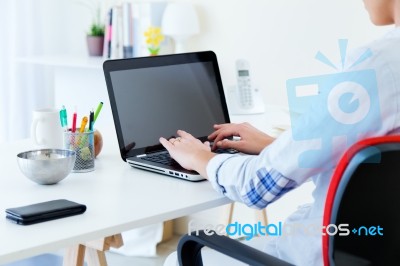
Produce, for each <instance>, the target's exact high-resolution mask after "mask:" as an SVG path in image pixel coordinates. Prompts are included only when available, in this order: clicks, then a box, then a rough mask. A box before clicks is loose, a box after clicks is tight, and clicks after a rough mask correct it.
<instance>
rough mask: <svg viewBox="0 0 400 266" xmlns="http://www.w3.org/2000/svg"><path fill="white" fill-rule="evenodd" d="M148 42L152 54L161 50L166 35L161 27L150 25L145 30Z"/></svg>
mask: <svg viewBox="0 0 400 266" xmlns="http://www.w3.org/2000/svg"><path fill="white" fill-rule="evenodd" d="M144 36H145V37H146V44H147V47H148V49H149V51H150V53H151V54H157V53H158V51H159V50H160V44H161V42H162V41H163V40H164V35H163V34H162V33H161V28H159V27H153V26H150V27H149V28H148V29H147V31H145V32H144Z"/></svg>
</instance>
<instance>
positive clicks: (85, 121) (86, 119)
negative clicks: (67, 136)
mask: <svg viewBox="0 0 400 266" xmlns="http://www.w3.org/2000/svg"><path fill="white" fill-rule="evenodd" d="M87 122H88V118H87V116H84V117H83V118H82V122H81V128H80V130H79V132H80V133H83V132H85V127H86V124H87Z"/></svg>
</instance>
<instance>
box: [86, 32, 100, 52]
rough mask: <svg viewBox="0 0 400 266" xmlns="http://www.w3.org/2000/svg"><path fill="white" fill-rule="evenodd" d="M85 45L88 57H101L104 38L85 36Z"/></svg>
mask: <svg viewBox="0 0 400 266" xmlns="http://www.w3.org/2000/svg"><path fill="white" fill-rule="evenodd" d="M86 43H87V47H88V52H89V55H90V56H102V55H103V45H104V36H90V35H87V36H86Z"/></svg>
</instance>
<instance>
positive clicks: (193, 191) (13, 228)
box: [0, 108, 285, 264]
mask: <svg viewBox="0 0 400 266" xmlns="http://www.w3.org/2000/svg"><path fill="white" fill-rule="evenodd" d="M268 114H271V115H268ZM284 119H285V114H284V113H279V112H276V109H275V110H274V108H272V109H271V110H267V113H266V115H255V116H248V115H247V116H235V117H233V118H232V121H235V122H243V121H249V122H251V123H253V124H255V125H257V126H258V127H259V128H260V129H262V130H265V131H268V127H270V125H271V124H272V121H282V120H284ZM105 135H107V140H106V141H105V144H104V148H103V151H102V153H101V154H100V156H99V157H98V159H96V166H95V168H96V169H95V171H93V172H90V173H71V174H70V175H69V176H68V177H67V178H66V179H64V180H63V181H61V182H60V183H58V184H56V185H50V186H42V185H37V184H36V183H33V182H32V181H30V180H28V179H27V178H26V177H25V176H23V175H22V173H21V172H20V171H19V169H18V165H17V160H16V154H17V153H19V152H22V151H26V150H29V149H31V148H32V146H31V145H32V144H31V142H30V141H28V140H24V141H20V142H15V143H9V144H3V145H0V162H1V170H2V171H1V175H0V212H2V213H3V214H2V216H3V218H0V239H1V241H0V264H3V263H7V262H11V261H14V260H18V259H22V258H26V257H30V256H33V255H37V254H40V253H45V252H49V251H54V250H57V249H60V248H64V247H67V246H71V245H74V244H77V243H84V242H86V241H89V240H93V239H98V238H102V237H105V236H109V235H113V234H117V233H120V232H123V231H126V230H129V229H132V228H135V227H140V226H144V225H148V224H152V223H157V222H161V221H165V220H170V219H174V218H177V217H181V216H185V215H189V214H192V213H195V212H199V211H202V210H205V209H210V208H213V207H217V206H220V205H224V204H227V203H229V202H230V201H229V200H228V199H227V198H225V197H223V196H221V195H219V194H217V193H216V192H215V191H214V190H213V189H212V188H211V186H210V184H209V183H208V182H206V181H205V182H200V183H192V182H187V181H184V180H179V179H175V178H171V177H168V176H164V175H159V174H155V173H151V172H147V171H143V170H138V169H134V168H132V167H130V166H129V165H128V164H126V163H124V162H123V161H122V160H121V158H120V155H119V151H118V145H117V142H116V137H115V134H112V133H107V134H105ZM59 198H65V199H69V200H72V201H76V202H79V203H83V204H85V205H87V211H86V212H85V213H84V214H83V215H78V216H73V217H69V218H65V219H60V220H54V221H51V222H45V223H41V224H35V225H30V226H21V225H16V224H13V223H10V222H8V221H7V220H6V219H5V213H4V210H5V209H6V208H9V207H17V206H21V205H27V204H32V203H35V202H42V201H47V200H53V199H59Z"/></svg>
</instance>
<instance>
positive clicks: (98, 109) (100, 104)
mask: <svg viewBox="0 0 400 266" xmlns="http://www.w3.org/2000/svg"><path fill="white" fill-rule="evenodd" d="M101 108H103V102H100V103H99V105H98V106H97V109H96V112H95V113H94V119H93V123H94V122H96V120H97V117H98V116H99V113H100V111H101Z"/></svg>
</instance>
